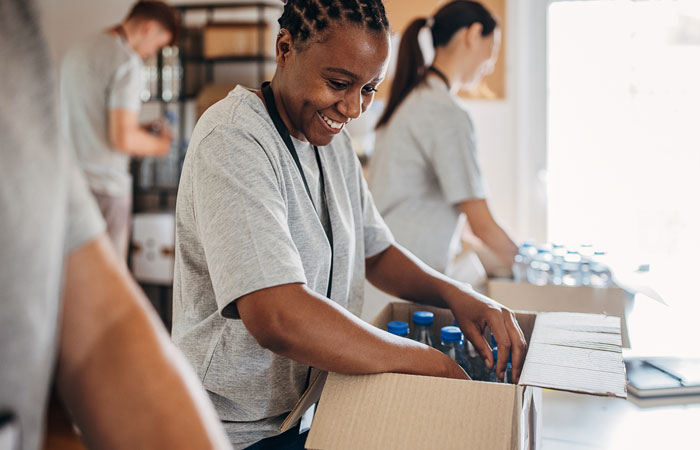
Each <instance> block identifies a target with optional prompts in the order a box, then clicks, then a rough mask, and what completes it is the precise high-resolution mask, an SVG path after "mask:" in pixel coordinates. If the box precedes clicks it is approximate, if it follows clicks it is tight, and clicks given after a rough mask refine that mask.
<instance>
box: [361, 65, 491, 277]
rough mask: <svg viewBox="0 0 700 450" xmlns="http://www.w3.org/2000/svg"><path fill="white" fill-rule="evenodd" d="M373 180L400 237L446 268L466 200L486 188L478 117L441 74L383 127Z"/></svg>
mask: <svg viewBox="0 0 700 450" xmlns="http://www.w3.org/2000/svg"><path fill="white" fill-rule="evenodd" d="M369 186H370V189H371V190H372V194H373V196H374V199H375V202H376V204H377V208H378V209H379V212H380V213H381V214H382V217H384V220H386V223H387V225H388V226H389V228H390V229H391V231H392V232H393V233H394V236H395V238H396V241H397V242H398V243H399V244H401V245H403V246H404V247H406V248H407V249H409V250H410V251H411V252H413V253H414V254H415V255H416V256H418V257H419V258H420V259H422V260H423V261H425V262H426V263H427V264H429V265H430V266H431V267H433V268H435V269H436V270H439V271H441V272H445V271H446V270H447V267H448V266H449V264H450V262H451V261H452V260H453V259H454V257H455V256H456V255H457V253H458V252H459V251H460V248H461V247H460V242H461V240H460V231H461V228H462V226H463V224H464V215H463V214H461V212H460V208H459V203H460V202H462V201H464V200H469V199H482V198H486V189H485V186H484V182H483V180H482V176H481V170H480V168H479V162H478V157H477V152H476V137H475V135H474V125H473V123H472V120H471V118H470V117H469V114H468V113H467V111H466V110H464V108H463V107H462V106H461V105H460V104H459V101H458V100H457V98H456V97H455V96H454V95H452V94H450V92H449V91H448V89H447V86H445V84H444V83H443V82H442V81H441V80H439V79H437V78H436V77H428V78H427V79H426V80H425V83H423V84H420V85H419V86H418V87H416V88H415V89H414V90H413V91H412V92H411V93H410V94H409V95H408V96H407V97H406V98H405V99H404V101H403V102H402V103H401V104H400V105H399V107H398V108H397V109H396V111H395V112H394V114H393V115H392V117H391V120H390V121H389V122H388V123H387V124H386V125H384V126H383V127H381V128H379V129H378V130H377V133H376V144H375V149H374V153H373V154H372V157H371V159H370V170H369Z"/></svg>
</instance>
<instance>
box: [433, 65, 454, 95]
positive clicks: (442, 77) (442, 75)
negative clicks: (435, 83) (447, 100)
mask: <svg viewBox="0 0 700 450" xmlns="http://www.w3.org/2000/svg"><path fill="white" fill-rule="evenodd" d="M428 71H430V72H433V73H434V74H435V75H437V76H438V77H439V78H440V79H441V80H442V81H443V82H444V83H445V86H447V90H448V91H449V90H450V80H448V79H447V76H446V75H445V74H444V73H442V71H441V70H438V69H437V68H436V67H435V66H430V67H428Z"/></svg>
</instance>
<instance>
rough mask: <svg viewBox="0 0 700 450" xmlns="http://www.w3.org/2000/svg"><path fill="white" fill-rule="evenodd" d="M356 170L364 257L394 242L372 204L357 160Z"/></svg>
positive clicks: (376, 253)
mask: <svg viewBox="0 0 700 450" xmlns="http://www.w3.org/2000/svg"><path fill="white" fill-rule="evenodd" d="M357 172H358V177H359V179H360V195H361V202H362V219H363V230H364V239H365V258H371V257H372V256H375V255H378V254H379V253H381V252H383V251H384V250H386V249H387V248H389V246H390V245H392V244H393V243H394V236H393V235H392V234H391V230H389V227H388V226H387V225H386V223H384V219H382V216H381V215H380V214H379V211H378V210H377V207H376V206H375V205H374V199H373V198H372V193H371V192H370V191H369V188H368V187H367V181H366V180H365V177H364V175H363V174H362V167H361V166H360V163H359V161H358V162H357Z"/></svg>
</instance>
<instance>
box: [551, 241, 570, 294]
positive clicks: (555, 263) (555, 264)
mask: <svg viewBox="0 0 700 450" xmlns="http://www.w3.org/2000/svg"><path fill="white" fill-rule="evenodd" d="M564 256H566V247H564V246H563V245H562V244H552V279H551V280H550V282H551V283H552V284H555V285H560V284H561V283H562V266H563V264H564Z"/></svg>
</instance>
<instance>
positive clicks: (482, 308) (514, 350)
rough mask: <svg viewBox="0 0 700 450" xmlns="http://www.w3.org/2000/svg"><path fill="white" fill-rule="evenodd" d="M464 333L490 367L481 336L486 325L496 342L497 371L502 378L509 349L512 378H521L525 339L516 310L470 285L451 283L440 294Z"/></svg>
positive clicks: (490, 356)
mask: <svg viewBox="0 0 700 450" xmlns="http://www.w3.org/2000/svg"><path fill="white" fill-rule="evenodd" d="M443 298H444V299H445V301H446V302H447V304H448V305H449V307H450V309H451V310H452V313H453V314H454V316H455V318H456V319H457V324H458V325H459V327H460V328H461V329H462V332H463V333H464V335H465V337H466V338H467V339H469V341H470V342H471V343H472V344H473V345H474V347H475V348H476V350H477V351H478V352H479V354H480V355H481V357H482V358H484V362H485V363H486V366H487V367H488V368H491V367H493V364H494V361H493V354H492V350H491V346H490V345H489V343H488V342H487V341H486V339H485V338H484V335H483V333H484V330H485V328H486V326H488V327H489V328H490V329H491V332H492V333H493V336H494V338H495V339H496V343H497V344H498V349H499V351H498V361H497V362H496V373H497V374H498V377H499V378H501V379H503V377H504V375H505V369H506V363H507V362H508V355H509V353H510V354H511V355H512V364H513V382H514V383H517V382H518V380H519V379H520V372H521V370H522V366H523V362H524V361H525V353H526V350H527V342H526V341H525V337H524V335H523V332H522V330H521V329H520V326H519V325H518V322H517V320H516V319H515V314H513V312H512V311H511V310H509V309H508V308H506V307H505V306H503V305H501V304H500V303H498V302H497V301H495V300H493V299H491V298H489V297H486V296H485V295H481V294H479V293H478V292H475V291H474V290H473V289H471V287H470V286H468V285H464V286H463V287H454V286H453V287H452V288H451V289H450V290H449V291H448V292H447V293H446V294H445V295H444V297H443Z"/></svg>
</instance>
